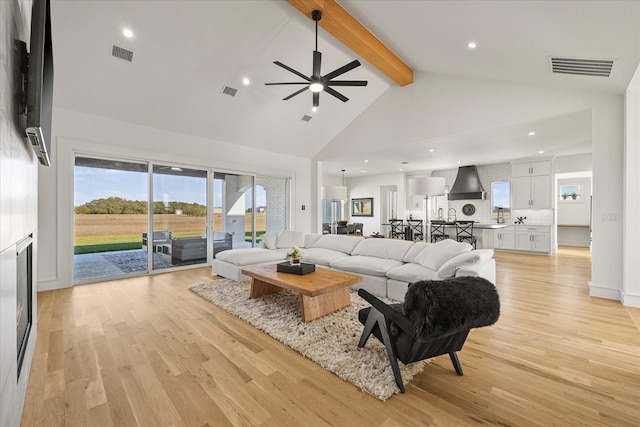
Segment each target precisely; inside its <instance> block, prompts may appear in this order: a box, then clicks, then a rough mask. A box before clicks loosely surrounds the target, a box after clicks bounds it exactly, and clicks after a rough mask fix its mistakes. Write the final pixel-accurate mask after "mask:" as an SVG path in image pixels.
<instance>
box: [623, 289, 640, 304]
mask: <svg viewBox="0 0 640 427" xmlns="http://www.w3.org/2000/svg"><path fill="white" fill-rule="evenodd" d="M622 305H625V306H627V307H637V308H640V295H633V294H625V293H624V292H622Z"/></svg>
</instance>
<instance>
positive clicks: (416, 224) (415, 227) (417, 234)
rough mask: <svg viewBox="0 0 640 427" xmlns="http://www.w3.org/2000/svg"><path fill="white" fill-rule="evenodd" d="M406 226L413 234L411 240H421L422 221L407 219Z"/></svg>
mask: <svg viewBox="0 0 640 427" xmlns="http://www.w3.org/2000/svg"><path fill="white" fill-rule="evenodd" d="M407 224H409V228H410V229H411V232H412V233H413V240H422V238H423V236H424V235H423V234H422V220H421V219H408V220H407Z"/></svg>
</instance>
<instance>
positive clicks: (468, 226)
mask: <svg viewBox="0 0 640 427" xmlns="http://www.w3.org/2000/svg"><path fill="white" fill-rule="evenodd" d="M456 240H458V242H467V243H469V244H470V245H473V249H476V240H477V239H476V236H474V235H473V221H456Z"/></svg>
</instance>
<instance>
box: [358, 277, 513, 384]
mask: <svg viewBox="0 0 640 427" xmlns="http://www.w3.org/2000/svg"><path fill="white" fill-rule="evenodd" d="M358 295H360V296H361V297H362V298H364V299H365V300H366V301H367V302H369V303H370V304H371V307H368V308H363V309H362V310H360V311H359V312H358V320H359V321H360V323H362V324H363V325H364V330H363V331H362V335H361V336H360V342H359V343H358V347H359V348H362V347H364V345H365V344H366V343H367V340H368V339H369V337H370V336H371V335H374V336H375V337H376V338H377V339H378V340H380V341H381V342H382V343H383V344H384V346H385V348H386V350H387V356H388V357H389V363H390V364H391V369H392V371H393V375H394V377H395V380H396V385H397V386H398V388H399V389H400V392H402V393H404V391H405V390H404V383H403V381H402V375H401V374H400V367H399V366H398V360H400V361H401V362H402V363H404V364H405V365H406V364H409V363H413V362H417V361H419V360H424V359H429V358H431V357H436V356H440V355H443V354H449V357H450V358H451V362H452V363H453V367H454V369H455V371H456V373H457V374H458V375H462V365H460V360H459V359H458V355H457V352H458V351H460V350H462V347H463V345H464V343H465V340H466V339H467V335H468V334H469V332H470V330H471V329H472V328H479V327H482V326H489V325H492V324H494V323H495V322H496V321H497V320H498V317H499V316H500V300H499V298H498V292H497V291H496V288H495V286H494V285H493V284H492V283H491V282H489V281H488V280H486V279H484V278H482V277H472V276H466V277H453V278H451V279H445V280H425V281H421V282H416V283H412V284H411V285H409V289H408V290H407V293H406V295H405V300H404V303H401V304H386V303H384V302H382V301H381V300H379V299H378V298H376V297H375V296H373V295H371V294H370V293H369V292H367V291H366V290H364V289H359V290H358Z"/></svg>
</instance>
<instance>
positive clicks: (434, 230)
mask: <svg viewBox="0 0 640 427" xmlns="http://www.w3.org/2000/svg"><path fill="white" fill-rule="evenodd" d="M445 224H446V221H441V220H435V221H431V242H432V243H433V242H438V241H440V240H445V239H448V238H449V235H448V234H446V233H445V232H444V226H445Z"/></svg>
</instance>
